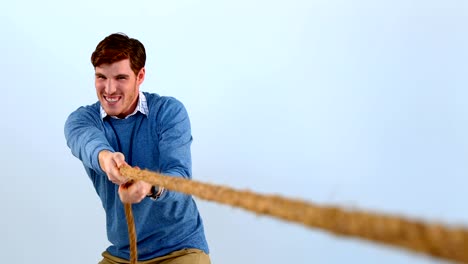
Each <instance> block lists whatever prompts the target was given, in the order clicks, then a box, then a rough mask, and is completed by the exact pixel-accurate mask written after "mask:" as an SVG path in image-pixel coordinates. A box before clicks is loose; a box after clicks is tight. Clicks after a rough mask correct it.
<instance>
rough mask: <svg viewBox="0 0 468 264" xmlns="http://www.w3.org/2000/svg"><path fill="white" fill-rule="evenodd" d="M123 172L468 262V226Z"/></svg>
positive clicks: (335, 230)
mask: <svg viewBox="0 0 468 264" xmlns="http://www.w3.org/2000/svg"><path fill="white" fill-rule="evenodd" d="M120 172H121V173H122V175H123V176H125V177H128V178H130V179H132V180H142V181H146V182H148V183H150V184H152V185H157V186H162V187H164V188H166V189H168V190H172V191H176V192H181V193H185V194H190V195H195V196H198V197H199V198H202V199H205V200H209V201H215V202H219V203H223V204H228V205H232V206H235V207H241V208H244V209H246V210H249V211H252V212H255V213H257V214H264V215H269V216H273V217H277V218H280V219H283V220H287V221H291V222H296V223H300V224H303V225H305V226H307V227H312V228H319V229H323V230H326V231H328V232H331V233H334V234H335V235H340V236H349V237H356V238H361V239H366V240H370V241H374V242H378V243H383V244H386V245H390V246H396V247H400V248H403V249H407V250H411V251H415V252H419V253H423V254H426V255H430V256H433V257H438V258H443V259H447V260H452V261H457V262H463V263H468V230H467V229H465V228H461V227H459V228H456V227H447V226H443V225H441V224H437V223H425V222H422V221H416V220H410V219H404V218H401V217H397V216H390V215H384V214H377V213H370V212H363V211H357V210H353V211H351V210H345V209H341V208H339V207H334V206H318V205H315V204H312V203H308V202H304V201H300V200H292V199H287V198H283V197H280V196H276V195H261V194H256V193H253V192H250V191H239V190H234V189H231V188H228V187H224V186H217V185H212V184H206V183H201V182H197V181H192V180H186V179H182V178H177V177H170V176H164V175H162V174H159V173H155V172H151V171H147V170H139V169H134V168H131V167H121V168H120Z"/></svg>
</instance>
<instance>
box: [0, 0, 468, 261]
mask: <svg viewBox="0 0 468 264" xmlns="http://www.w3.org/2000/svg"><path fill="white" fill-rule="evenodd" d="M0 14H1V16H0V33H1V41H0V51H1V54H2V56H1V59H0V77H1V83H0V84H1V91H2V104H1V107H2V109H3V114H2V115H1V130H0V133H1V134H0V144H1V145H0V158H1V159H0V160H1V161H0V164H1V168H2V173H1V176H0V177H1V178H2V184H0V193H1V198H2V203H1V205H0V209H1V216H2V217H0V226H1V227H2V228H0V236H1V237H2V240H1V242H0V262H2V263H80V264H82V263H97V262H98V261H99V260H100V254H101V252H102V251H103V250H105V248H106V247H107V246H108V241H107V238H106V234H105V217H104V212H103V209H102V207H101V205H100V201H99V198H98V197H97V195H96V193H95V191H94V189H93V187H92V184H91V181H90V180H89V179H88V178H87V176H86V174H85V172H84V169H83V167H82V165H81V163H80V162H79V160H78V159H76V158H75V157H73V156H72V154H71V153H70V151H69V149H68V148H67V146H66V143H65V139H64V136H63V125H64V122H65V120H66V118H67V116H68V115H69V114H70V113H71V112H72V111H73V110H75V109H76V108H77V107H79V106H81V105H87V104H91V103H94V102H95V101H96V100H97V99H96V95H95V89H94V76H93V73H94V69H93V68H92V65H91V63H90V56H91V53H92V51H93V50H94V48H95V47H96V45H97V43H98V42H99V41H100V40H102V39H103V38H104V37H105V36H107V35H109V34H111V33H114V32H124V33H126V34H128V35H129V36H131V37H134V38H137V39H139V40H141V41H142V42H143V43H144V45H145V47H146V50H147V65H146V72H147V75H146V80H145V82H144V83H143V85H142V87H141V89H142V90H143V91H148V92H156V93H159V94H160V95H168V96H174V97H176V98H178V99H179V100H181V101H182V102H183V103H184V105H185V106H186V108H187V110H188V112H189V115H190V118H191V122H192V130H193V131H192V132H193V137H194V141H193V145H192V156H193V176H194V178H195V179H197V180H200V181H204V182H210V183H215V184H221V185H228V186H231V187H234V188H237V189H249V190H253V191H256V192H260V193H266V194H279V195H282V196H286V197H292V198H299V199H303V200H307V201H310V202H314V203H318V204H321V205H339V206H343V207H345V208H358V209H364V210H370V211H376V212H383V213H389V214H395V215H403V216H405V217H410V218H416V219H423V220H425V221H431V222H432V221H437V222H443V223H446V224H449V225H461V226H464V227H466V226H468V210H467V208H466V204H467V201H468V194H467V189H468V178H467V173H468V162H467V160H468V104H467V103H466V101H467V99H468V90H467V84H468V74H467V71H468V27H467V25H468V4H467V2H466V1H464V0H460V1H455V0H447V1H435V0H434V1H433V0H429V1H428V0H426V1H422V0H396V1H390V0H382V1H371V0H355V1H340V0H316V1H314V0H313V1H306V0H268V1H267V0H248V1H247V0H236V1H234V0H225V1H213V0H205V1H204V0H201V1H189V0H178V1H163V0H160V1H91V0H83V1H53V0H50V1H49V0H44V1H2V2H1V3H0ZM197 204H198V206H199V209H200V212H201V214H202V217H203V219H204V223H205V229H206V235H207V238H208V242H209V245H210V249H211V257H212V261H213V263H215V264H220V263H223V264H234V263H252V264H254V263H255V264H256V263H272V264H273V263H412V264H415V263H418V264H422V263H442V261H439V260H434V259H431V258H428V257H425V256H421V255H418V254H414V253H410V252H407V251H404V250H400V249H395V248H390V247H384V246H381V245H378V244H374V243H369V242H365V241H361V240H357V239H353V238H341V237H336V236H334V235H331V234H329V233H326V232H323V231H321V230H315V229H309V228H305V227H303V226H300V225H296V224H291V223H287V222H284V221H280V220H276V219H273V218H269V217H262V216H257V215H255V214H251V213H249V212H246V211H243V210H241V209H236V208H232V207H229V206H224V205H218V204H213V203H209V202H206V201H203V200H198V199H197Z"/></svg>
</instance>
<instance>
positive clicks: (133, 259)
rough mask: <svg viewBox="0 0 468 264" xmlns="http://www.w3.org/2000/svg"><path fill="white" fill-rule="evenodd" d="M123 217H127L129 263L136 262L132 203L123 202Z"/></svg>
mask: <svg viewBox="0 0 468 264" xmlns="http://www.w3.org/2000/svg"><path fill="white" fill-rule="evenodd" d="M124 209H125V218H127V227H128V239H129V242H130V264H137V261H138V251H137V238H136V230H135V220H134V219H133V212H132V204H128V203H124Z"/></svg>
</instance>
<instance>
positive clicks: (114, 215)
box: [65, 93, 209, 260]
mask: <svg viewBox="0 0 468 264" xmlns="http://www.w3.org/2000/svg"><path fill="white" fill-rule="evenodd" d="M144 94H145V96H146V99H147V103H148V109H149V113H148V116H146V115H144V114H142V113H140V112H138V113H137V114H135V115H133V116H130V117H128V118H127V119H114V118H110V117H106V118H104V119H102V118H101V116H100V103H99V102H97V103H95V104H93V105H89V106H84V107H80V108H78V109H77V110H76V111H74V112H73V113H71V114H70V116H69V117H68V119H67V121H66V123H65V138H66V140H67V144H68V146H69V147H70V149H71V152H72V153H73V155H74V156H76V157H77V158H78V159H80V160H81V161H82V162H83V165H84V167H85V170H86V172H87V174H88V176H89V178H90V179H91V181H92V182H93V184H94V188H95V189H96V192H97V194H98V195H99V197H100V198H101V201H102V206H103V207H104V210H105V212H106V223H107V237H108V240H109V242H111V244H112V245H111V246H110V247H108V248H107V251H108V252H109V253H110V254H112V255H113V256H116V257H120V258H124V259H129V258H130V249H129V239H128V231H127V222H126V219H125V213H124V209H123V204H122V202H121V201H120V198H119V195H118V186H117V185H116V184H114V183H112V182H111V181H109V179H108V178H107V176H106V174H105V173H104V172H103V171H102V169H101V167H100V166H99V161H98V153H99V152H100V151H102V150H110V151H119V152H122V153H123V154H124V155H125V160H126V162H127V163H128V164H129V165H131V166H138V167H140V168H141V169H148V170H151V171H158V172H161V173H163V174H167V175H171V176H174V177H183V178H188V179H190V178H191V166H192V164H191V155H190V145H191V143H192V135H191V130H190V121H189V118H188V115H187V111H186V110H185V108H184V106H183V105H182V103H180V102H179V101H177V100H176V99H174V98H171V97H161V96H159V95H157V94H149V93H144ZM133 214H134V218H135V225H136V232H137V239H138V259H140V260H148V259H152V258H155V257H159V256H163V255H166V254H168V253H170V252H172V251H175V250H181V249H184V248H198V249H201V250H203V251H205V252H206V253H209V251H208V244H207V242H206V239H205V235H204V229H203V223H202V219H201V218H200V215H199V213H198V209H197V206H196V204H195V201H194V200H193V199H192V197H191V196H189V195H185V194H181V193H176V192H172V191H167V190H166V191H165V192H164V193H163V195H162V196H161V197H160V198H159V199H158V200H156V201H153V200H151V199H149V198H145V199H143V201H141V202H140V203H138V204H133Z"/></svg>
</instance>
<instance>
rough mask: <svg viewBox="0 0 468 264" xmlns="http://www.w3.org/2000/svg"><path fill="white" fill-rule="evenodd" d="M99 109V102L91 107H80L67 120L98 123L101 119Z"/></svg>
mask: <svg viewBox="0 0 468 264" xmlns="http://www.w3.org/2000/svg"><path fill="white" fill-rule="evenodd" d="M100 109H101V108H100V103H99V102H96V103H94V104H91V105H85V106H80V107H78V108H77V109H76V110H75V111H73V112H72V113H71V114H70V115H69V117H68V120H71V119H72V120H76V119H81V120H90V121H91V120H95V121H100V119H101V112H100Z"/></svg>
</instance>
